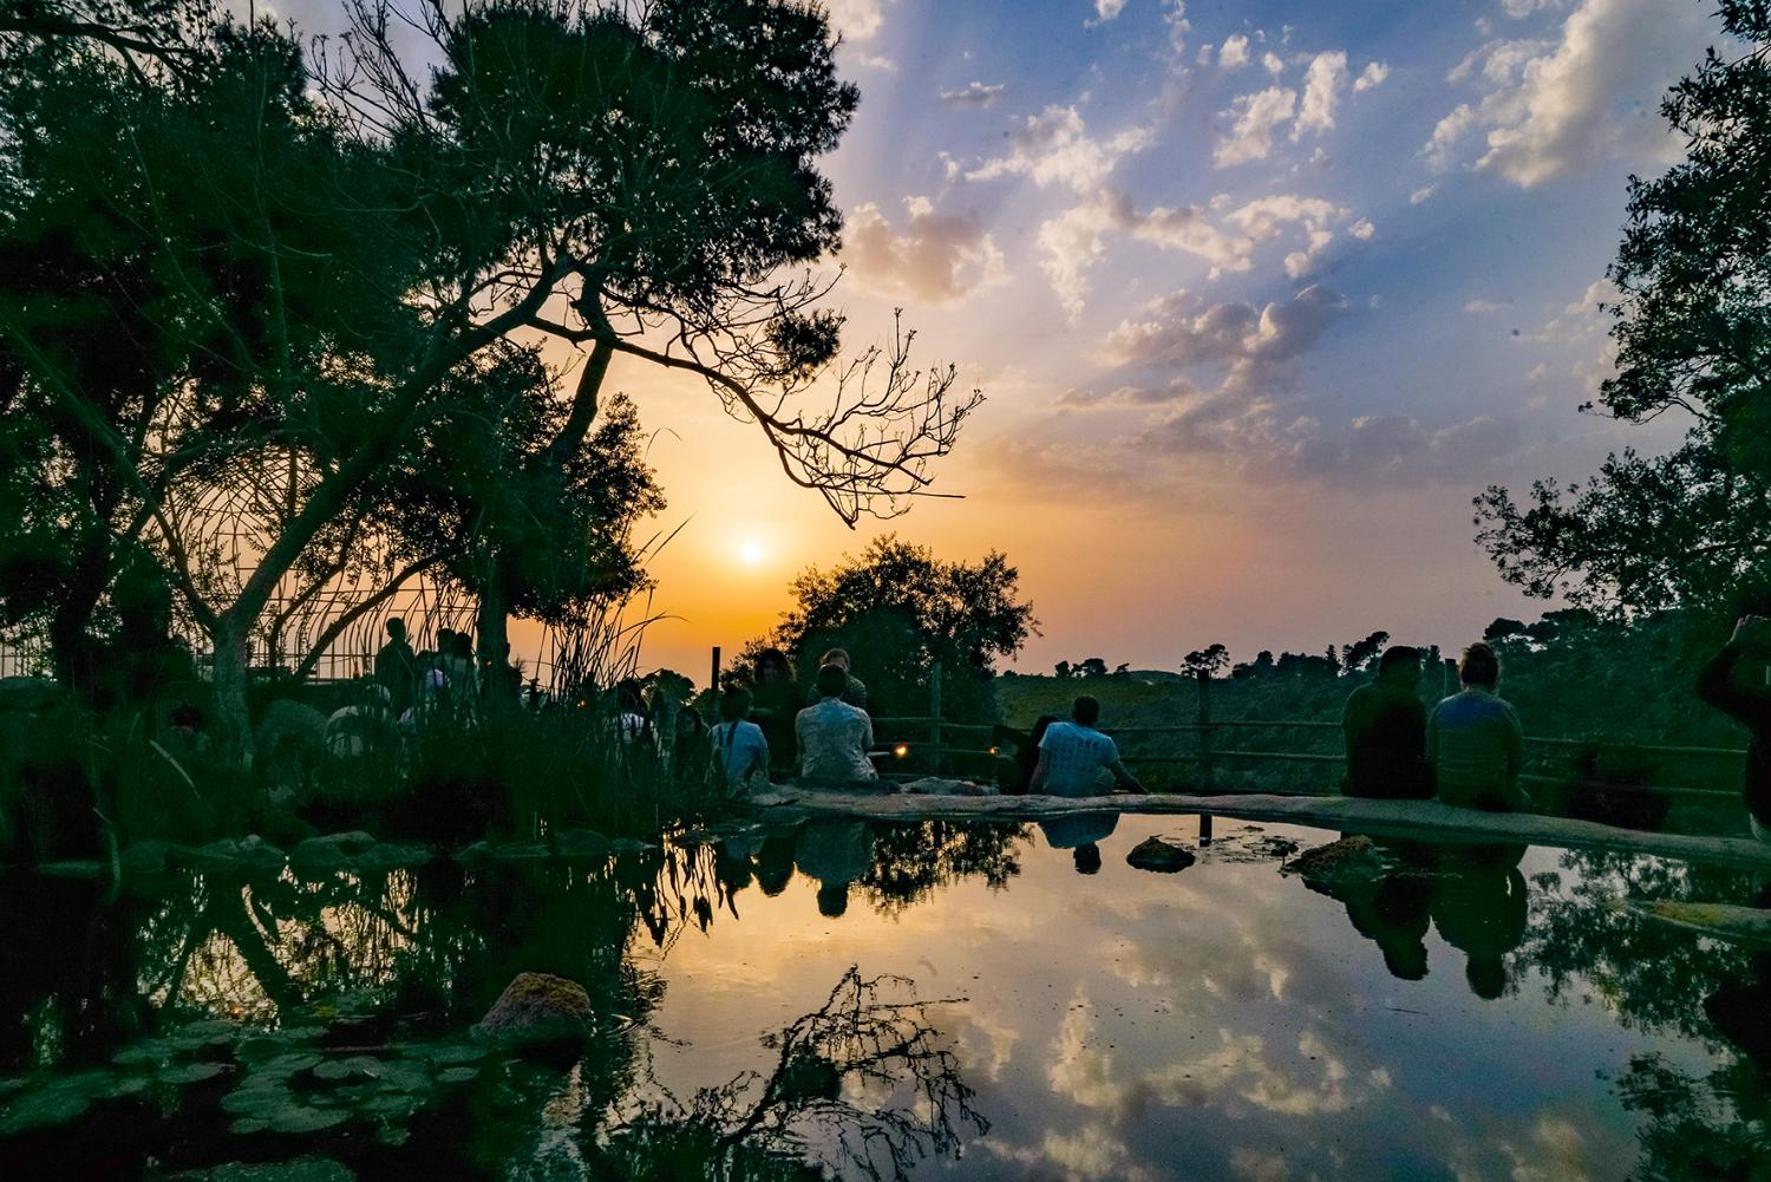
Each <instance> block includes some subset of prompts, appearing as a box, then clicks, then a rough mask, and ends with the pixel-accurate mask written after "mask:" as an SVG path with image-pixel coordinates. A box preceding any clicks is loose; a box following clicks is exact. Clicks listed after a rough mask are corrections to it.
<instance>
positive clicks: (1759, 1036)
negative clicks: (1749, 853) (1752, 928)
mask: <svg viewBox="0 0 1771 1182" xmlns="http://www.w3.org/2000/svg"><path fill="white" fill-rule="evenodd" d="M1753 905H1754V906H1755V907H1767V908H1771V886H1767V887H1765V888H1764V889H1762V890H1761V891H1760V892H1759V894H1758V897H1757V898H1756V899H1754V900H1753ZM1703 1012H1704V1014H1705V1015H1707V1016H1708V1017H1709V1020H1710V1021H1711V1022H1712V1023H1713V1024H1714V1025H1715V1027H1716V1029H1717V1030H1718V1031H1720V1032H1721V1035H1722V1037H1723V1038H1725V1039H1727V1040H1728V1041H1729V1042H1731V1043H1733V1044H1734V1045H1735V1046H1737V1047H1739V1048H1740V1049H1741V1050H1742V1051H1743V1052H1745V1054H1746V1057H1747V1058H1748V1059H1751V1060H1752V1062H1753V1064H1754V1065H1755V1066H1757V1067H1758V1069H1759V1070H1760V1071H1762V1072H1767V1073H1771V1021H1767V1020H1766V1015H1768V1014H1771V950H1767V949H1764V948H1755V949H1753V950H1752V951H1751V952H1750V953H1749V954H1748V958H1747V965H1746V975H1745V976H1744V977H1742V978H1741V979H1738V980H1732V981H1729V982H1728V983H1727V984H1725V985H1723V986H1722V987H1721V988H1720V989H1717V990H1716V991H1715V992H1714V993H1712V994H1710V995H1709V996H1708V997H1706V998H1704V999H1703Z"/></svg>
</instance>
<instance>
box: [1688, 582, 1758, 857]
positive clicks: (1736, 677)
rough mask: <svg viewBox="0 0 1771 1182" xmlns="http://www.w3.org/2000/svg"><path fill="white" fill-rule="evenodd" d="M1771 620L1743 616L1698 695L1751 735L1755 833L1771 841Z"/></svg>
mask: <svg viewBox="0 0 1771 1182" xmlns="http://www.w3.org/2000/svg"><path fill="white" fill-rule="evenodd" d="M1768 665H1771V620H1767V619H1765V618H1764V617H1762V616H1751V615H1749V616H1742V617H1741V618H1740V621H1739V623H1737V624H1735V626H1734V635H1733V636H1732V637H1730V638H1729V640H1728V643H1727V644H1725V645H1723V646H1722V649H1721V651H1720V652H1718V653H1717V654H1716V655H1715V656H1714V657H1712V658H1710V661H1709V663H1708V664H1707V665H1705V666H1704V667H1703V672H1702V673H1701V674H1699V675H1698V679H1697V693H1698V696H1699V697H1701V698H1702V699H1703V700H1704V701H1706V702H1708V703H1709V704H1710V705H1712V706H1714V707H1715V708H1716V709H1717V710H1720V711H1722V713H1724V714H1726V715H1727V716H1728V717H1729V718H1732V719H1733V720H1734V721H1735V722H1738V723H1739V724H1740V725H1741V726H1744V727H1745V728H1746V729H1747V733H1748V734H1749V735H1750V736H1751V739H1750V741H1749V743H1748V745H1747V750H1746V783H1745V786H1744V790H1743V795H1744V796H1745V799H1746V811H1747V815H1748V817H1749V818H1750V821H1751V824H1752V830H1753V833H1754V834H1755V835H1756V836H1758V837H1759V838H1760V840H1763V841H1771V684H1768V683H1767V681H1766V677H1767V666H1768Z"/></svg>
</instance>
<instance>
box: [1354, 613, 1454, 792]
mask: <svg viewBox="0 0 1771 1182" xmlns="http://www.w3.org/2000/svg"><path fill="white" fill-rule="evenodd" d="M1419 684H1420V656H1419V654H1418V653H1417V652H1416V651H1415V650H1414V649H1412V648H1407V647H1405V646H1401V645H1397V646H1395V647H1393V648H1391V649H1389V650H1387V651H1386V652H1385V653H1384V656H1383V660H1382V662H1381V663H1380V665H1379V666H1378V675H1377V679H1376V680H1374V681H1372V682H1370V683H1368V684H1366V685H1362V686H1360V687H1359V688H1358V689H1356V690H1354V691H1353V693H1352V694H1351V695H1350V696H1349V697H1348V698H1347V705H1346V709H1345V711H1344V712H1343V713H1342V715H1341V728H1342V731H1343V732H1344V734H1345V736H1346V741H1347V778H1346V782H1345V784H1344V785H1343V786H1342V791H1343V792H1344V793H1345V794H1346V795H1348V796H1366V797H1377V798H1380V799H1390V800H1420V799H1425V798H1426V797H1430V796H1431V795H1432V794H1433V787H1432V777H1431V775H1430V774H1429V771H1428V767H1427V707H1426V704H1425V703H1423V702H1422V701H1421V700H1420V695H1419V693H1418V686H1419Z"/></svg>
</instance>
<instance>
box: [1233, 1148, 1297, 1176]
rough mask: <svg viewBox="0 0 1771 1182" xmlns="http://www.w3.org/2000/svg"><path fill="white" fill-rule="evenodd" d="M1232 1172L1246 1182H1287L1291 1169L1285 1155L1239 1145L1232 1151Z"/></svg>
mask: <svg viewBox="0 0 1771 1182" xmlns="http://www.w3.org/2000/svg"><path fill="white" fill-rule="evenodd" d="M1230 1172H1231V1173H1232V1174H1234V1175H1235V1176H1236V1177H1238V1178H1242V1179H1245V1180H1246V1182H1286V1180H1287V1179H1288V1178H1290V1177H1291V1167H1290V1166H1289V1165H1287V1164H1286V1161H1285V1155H1284V1154H1283V1153H1277V1152H1272V1151H1267V1150H1260V1149H1250V1148H1249V1147H1248V1146H1246V1145H1238V1146H1237V1147H1236V1148H1235V1149H1232V1150H1231V1151H1230Z"/></svg>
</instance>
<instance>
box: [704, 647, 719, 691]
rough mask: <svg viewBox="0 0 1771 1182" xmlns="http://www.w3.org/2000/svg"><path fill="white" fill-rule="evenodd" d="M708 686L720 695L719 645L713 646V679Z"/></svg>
mask: <svg viewBox="0 0 1771 1182" xmlns="http://www.w3.org/2000/svg"><path fill="white" fill-rule="evenodd" d="M707 684H708V687H709V688H711V689H712V690H713V692H714V693H716V694H717V693H719V645H717V644H716V645H714V646H713V679H712V680H711V681H709V682H708V683H707Z"/></svg>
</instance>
